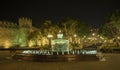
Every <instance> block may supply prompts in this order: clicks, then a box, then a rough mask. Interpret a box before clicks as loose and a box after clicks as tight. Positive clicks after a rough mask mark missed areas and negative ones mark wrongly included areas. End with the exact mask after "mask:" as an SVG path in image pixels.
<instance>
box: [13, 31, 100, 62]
mask: <svg viewBox="0 0 120 70" xmlns="http://www.w3.org/2000/svg"><path fill="white" fill-rule="evenodd" d="M50 45H51V46H50V50H47V49H46V50H43V49H38V50H25V51H23V52H20V53H16V54H15V55H14V56H13V59H20V60H32V61H41V62H42V61H45V62H47V61H49V62H51V61H82V60H85V61H86V60H93V61H94V60H98V59H99V58H98V57H97V56H96V55H97V50H96V49H86V48H83V49H76V50H72V49H70V48H69V40H67V39H64V38H63V34H62V33H59V34H57V38H56V39H53V40H51V39H50Z"/></svg>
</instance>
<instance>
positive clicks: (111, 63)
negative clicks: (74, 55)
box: [0, 52, 120, 70]
mask: <svg viewBox="0 0 120 70" xmlns="http://www.w3.org/2000/svg"><path fill="white" fill-rule="evenodd" d="M9 55H11V53H8V52H6V54H5V52H4V55H3V52H0V58H1V59H0V62H1V63H0V70H119V69H120V54H105V58H106V61H79V62H32V61H15V60H8V59H2V58H6V56H7V57H8V56H9ZM1 60H4V61H6V60H7V61H8V62H3V61H1Z"/></svg>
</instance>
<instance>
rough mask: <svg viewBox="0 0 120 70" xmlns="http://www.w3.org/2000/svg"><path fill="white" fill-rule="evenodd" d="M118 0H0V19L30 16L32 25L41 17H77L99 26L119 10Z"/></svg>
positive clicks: (11, 19) (55, 19) (54, 18)
mask: <svg viewBox="0 0 120 70" xmlns="http://www.w3.org/2000/svg"><path fill="white" fill-rule="evenodd" d="M118 1H119V0H9V1H7V0H6V1H5V0H3V1H2V0H0V20H8V21H17V19H18V17H30V18H31V19H32V20H33V25H37V23H38V22H40V21H41V20H43V19H51V20H53V21H59V20H61V19H62V18H66V17H71V18H78V19H80V20H82V21H84V22H85V23H87V24H89V25H94V26H99V25H100V24H102V23H104V20H105V17H106V16H107V15H109V14H110V13H111V12H113V11H115V10H120V2H118Z"/></svg>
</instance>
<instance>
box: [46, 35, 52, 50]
mask: <svg viewBox="0 0 120 70" xmlns="http://www.w3.org/2000/svg"><path fill="white" fill-rule="evenodd" d="M47 37H48V40H49V48H51V39H52V37H53V35H51V34H49V35H47Z"/></svg>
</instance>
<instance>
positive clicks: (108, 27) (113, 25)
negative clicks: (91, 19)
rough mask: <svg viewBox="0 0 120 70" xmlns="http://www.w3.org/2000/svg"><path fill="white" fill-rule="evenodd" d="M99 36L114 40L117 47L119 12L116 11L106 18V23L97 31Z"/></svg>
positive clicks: (119, 28) (119, 33) (119, 29)
mask: <svg viewBox="0 0 120 70" xmlns="http://www.w3.org/2000/svg"><path fill="white" fill-rule="evenodd" d="M99 32H100V34H101V35H103V36H105V37H107V38H108V39H112V38H114V39H115V40H116V44H117V46H118V39H117V37H118V36H119V35H120V12H119V11H116V12H114V13H112V15H111V16H110V17H109V18H108V20H107V22H106V23H105V24H104V25H102V27H101V28H100V30H99Z"/></svg>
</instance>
